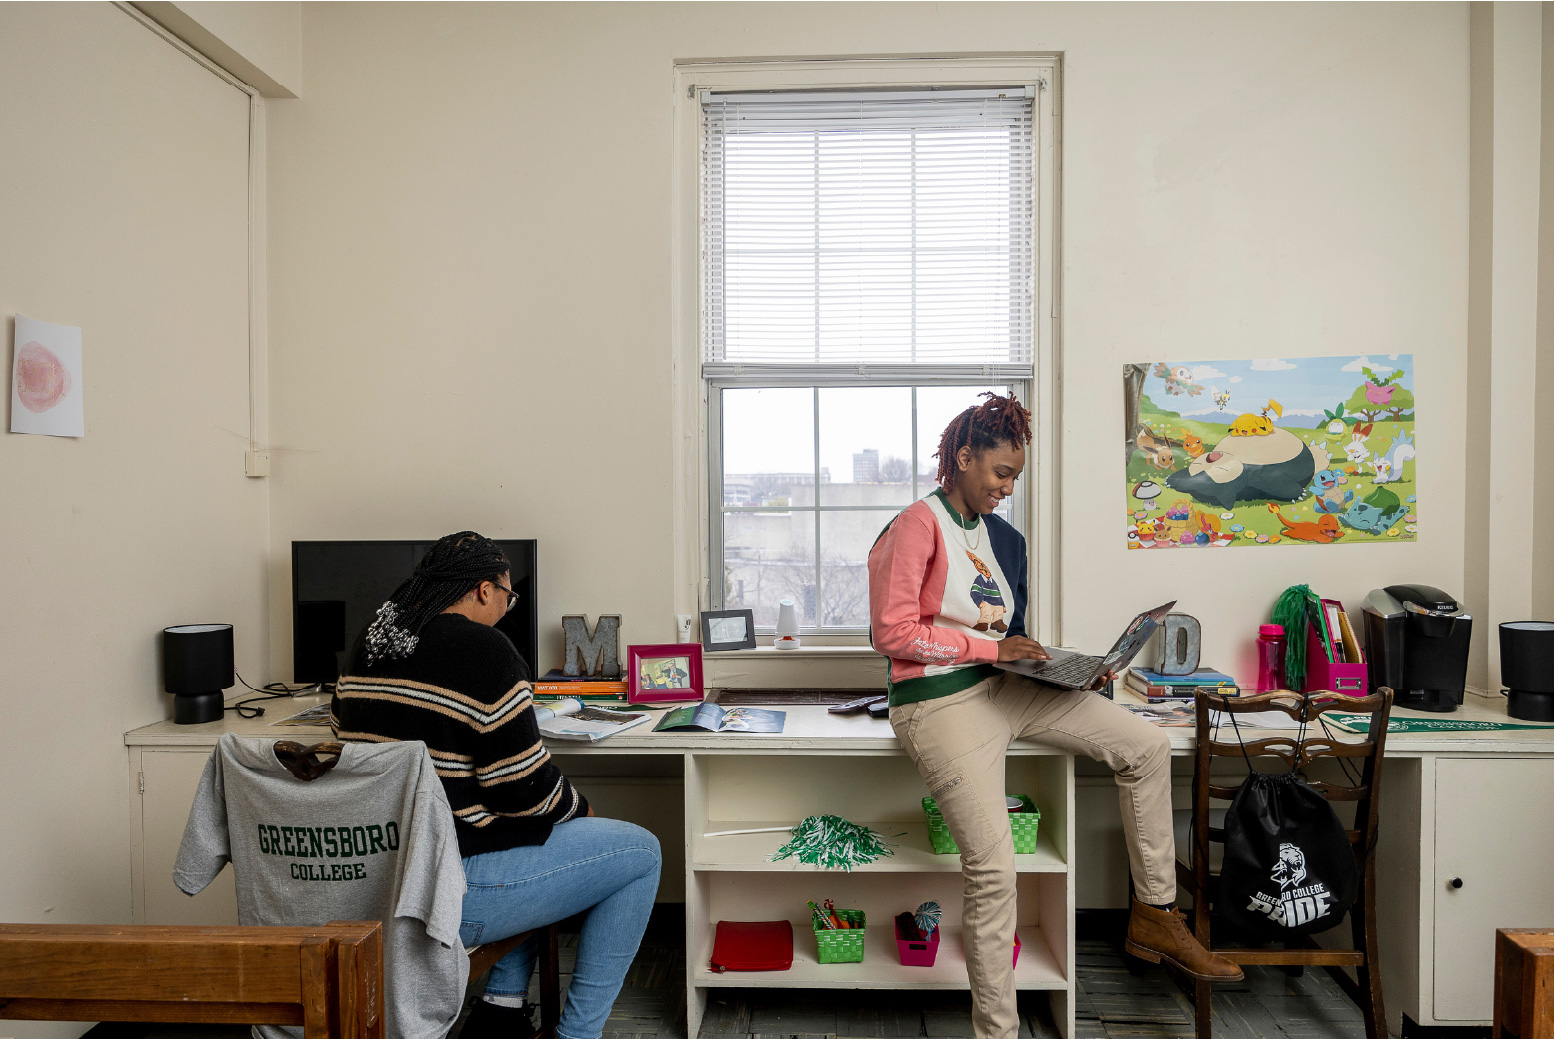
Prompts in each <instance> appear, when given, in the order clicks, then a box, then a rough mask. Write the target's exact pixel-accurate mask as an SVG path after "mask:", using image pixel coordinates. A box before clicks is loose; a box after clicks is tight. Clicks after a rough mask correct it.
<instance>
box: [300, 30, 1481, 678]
mask: <svg viewBox="0 0 1555 1039" xmlns="http://www.w3.org/2000/svg"><path fill="white" fill-rule="evenodd" d="M303 30H304V31H303V40H304V59H303V63H304V66H305V68H306V69H307V75H308V90H307V95H306V96H305V97H304V98H303V99H302V100H299V101H283V102H278V103H275V104H274V105H272V106H271V113H270V118H271V124H270V125H271V135H270V149H271V151H270V166H269V169H270V206H271V220H270V225H269V226H270V233H271V239H270V277H271V283H270V291H271V300H272V306H271V312H270V314H271V320H272V326H271V328H272V336H271V339H272V345H271V351H272V357H271V377H272V385H273V389H272V395H273V402H274V404H273V410H272V418H273V423H274V425H273V430H274V433H273V439H274V441H275V446H276V451H275V453H274V459H275V462H274V464H275V473H276V476H275V481H276V488H275V491H274V501H273V512H272V516H273V520H274V537H273V543H272V559H273V563H272V566H273V567H274V568H275V570H274V573H273V581H272V587H273V589H274V591H273V595H272V600H271V605H272V620H273V622H274V624H275V628H276V638H275V639H274V643H273V646H272V653H271V661H272V671H273V672H274V673H275V674H276V675H284V674H285V671H286V662H287V661H288V660H289V659H290V646H289V644H288V636H287V631H288V629H289V623H288V604H287V597H286V588H287V586H288V583H287V582H288V574H287V573H286V570H285V567H286V565H287V563H286V559H287V553H286V546H287V543H288V542H289V541H291V540H292V539H294V538H346V537H358V538H371V537H384V538H387V537H429V536H435V535H439V534H442V533H444V532H447V531H450V530H454V529H458V528H460V527H466V526H468V527H474V528H476V529H479V530H482V531H483V532H485V533H487V534H490V535H492V536H497V537H536V538H538V539H539V540H540V545H541V568H542V573H541V584H540V589H541V597H542V608H541V613H542V618H543V623H545V624H546V626H547V628H548V629H549V630H548V631H544V632H543V633H542V643H543V644H546V645H551V646H553V647H554V654H555V657H557V658H559V642H557V641H556V635H555V629H556V627H557V622H556V620H555V618H559V616H560V615H561V614H562V613H565V612H584V613H589V614H591V615H597V614H599V613H605V612H620V613H622V614H623V615H624V616H625V623H624V632H623V636H624V639H625V641H626V642H658V641H667V640H668V639H669V638H670V637H672V632H673V617H672V614H673V605H672V589H671V587H670V584H669V582H670V581H671V579H672V575H671V537H672V527H671V523H672V517H671V501H670V492H669V487H670V480H671V457H672V455H671V452H672V444H671V414H670V411H669V405H668V397H669V391H670V357H671V342H670V320H671V319H670V311H671V307H672V305H673V300H672V298H671V286H670V275H669V269H670V260H671V255H672V246H673V242H672V240H671V219H670V199H671V193H672V185H671V183H670V167H671V150H670V143H671V121H670V120H671V111H672V98H671V96H670V75H671V70H672V66H673V63H674V62H675V61H676V60H677V59H707V60H712V59H730V58H740V57H746V56H771V57H797V56H825V55H868V54H880V55H904V54H947V53H999V52H1006V53H1007V52H1031V51H1051V50H1058V51H1062V52H1063V53H1064V55H1065V62H1066V65H1065V81H1064V90H1065V94H1064V98H1063V104H1064V111H1063V128H1064V129H1063V207H1064V222H1063V227H1062V235H1063V261H1064V271H1063V278H1064V285H1063V310H1064V314H1063V358H1062V364H1063V382H1062V387H1061V399H1062V402H1063V408H1064V416H1063V423H1064V424H1063V443H1062V452H1061V465H1062V470H1063V472H1062V486H1063V492H1062V502H1061V523H1062V528H1063V534H1062V537H1063V546H1062V556H1061V565H1062V574H1061V582H1062V588H1061V603H1062V633H1063V637H1064V641H1066V642H1068V643H1073V644H1080V645H1094V644H1097V643H1100V642H1102V641H1103V640H1110V638H1111V637H1112V635H1113V634H1114V633H1115V631H1116V629H1117V628H1118V627H1119V626H1120V625H1121V623H1122V621H1123V620H1124V619H1126V618H1127V617H1128V616H1129V615H1131V614H1132V613H1133V612H1134V611H1135V609H1136V608H1138V607H1139V606H1140V605H1141V604H1142V603H1143V604H1147V605H1148V604H1154V603H1156V602H1160V601H1162V600H1164V599H1166V598H1176V599H1178V600H1179V602H1180V604H1181V605H1180V608H1181V609H1184V610H1186V611H1188V612H1190V613H1193V614H1195V615H1197V616H1198V617H1199V618H1200V619H1201V620H1202V621H1203V622H1204V626H1205V650H1206V660H1207V661H1209V662H1211V663H1214V664H1217V665H1220V666H1222V667H1231V668H1233V669H1236V670H1240V671H1244V672H1246V671H1247V670H1248V669H1249V668H1250V666H1251V657H1250V649H1249V647H1250V644H1251V636H1252V630H1253V629H1252V620H1251V618H1252V616H1254V615H1257V614H1263V613H1265V612H1266V611H1267V610H1268V609H1269V607H1270V606H1271V605H1272V604H1273V602H1274V599H1275V598H1276V596H1277V595H1278V594H1279V592H1280V590H1281V589H1283V588H1284V587H1286V586H1287V585H1291V584H1295V583H1298V582H1308V583H1311V584H1312V585H1314V586H1315V587H1317V588H1320V589H1321V590H1322V591H1323V592H1325V593H1326V594H1329V595H1334V596H1338V597H1340V598H1342V599H1344V600H1345V601H1346V602H1348V603H1350V604H1352V605H1355V604H1358V603H1359V601H1360V599H1361V598H1362V597H1363V596H1364V594H1365V593H1366V592H1367V591H1368V590H1370V589H1371V588H1373V587H1377V586H1379V585H1382V584H1387V583H1393V582H1396V581H1423V582H1427V583H1433V584H1438V585H1440V586H1442V587H1444V588H1447V589H1449V590H1453V591H1457V590H1460V589H1461V588H1462V587H1463V584H1464V561H1463V539H1464V516H1465V499H1464V435H1463V431H1464V428H1465V392H1464V381H1465V375H1466V372H1465V363H1466V353H1465V347H1464V341H1465V334H1466V323H1467V314H1466V298H1467V245H1468V240H1467V229H1468V222H1467V216H1468V213H1467V203H1466V198H1467V188H1468V161H1467V152H1468V105H1467V98H1468V89H1467V87H1468V82H1467V74H1468V46H1467V11H1466V8H1465V7H1464V6H1462V5H1445V4H1423V5H1413V4H1390V5H1326V4H1302V5H1262V4H1259V5H1239V4H1218V5H1139V6H1136V5H1119V4H1108V5H1085V4H1058V5H1045V4H1019V5H1015V4H991V5H984V4H977V3H966V4H955V5H933V4H902V5H895V4H846V3H839V4H825V5H809V4H781V5H773V4H760V3H752V4H719V5H706V4H685V5H681V4H628V5H611V4H587V5H522V6H498V5H474V6H463V5H367V4H346V5H338V4H325V3H320V4H310V5H307V6H306V7H305V8H304V11H303ZM1405 351H1407V352H1411V353H1413V354H1415V356H1416V363H1417V368H1418V371H1419V377H1418V386H1417V387H1416V393H1417V396H1418V397H1419V399H1420V400H1421V401H1422V402H1423V403H1422V412H1421V413H1422V416H1423V418H1422V421H1421V426H1420V430H1421V432H1420V434H1419V441H1420V457H1419V459H1418V465H1419V472H1420V481H1421V486H1422V487H1423V488H1425V489H1426V490H1425V500H1424V501H1423V503H1422V509H1421V512H1422V520H1421V537H1420V540H1419V541H1418V542H1416V543H1414V544H1400V545H1388V546H1383V547H1376V548H1363V547H1350V546H1336V547H1334V548H1333V549H1330V550H1325V549H1318V548H1312V549H1297V548H1291V549H1288V550H1266V551H1238V552H1233V553H1182V554H1180V555H1179V554H1176V553H1159V554H1157V553H1135V554H1132V555H1131V554H1129V553H1127V552H1126V551H1125V549H1124V547H1123V546H1124V540H1123V538H1122V536H1121V534H1120V533H1119V532H1118V531H1117V530H1115V529H1114V527H1113V525H1112V524H1109V523H1098V522H1096V520H1097V518H1098V517H1099V516H1111V515H1112V514H1113V512H1112V510H1113V509H1114V508H1115V505H1114V504H1113V503H1115V502H1116V501H1117V494H1118V490H1117V484H1118V474H1117V472H1116V466H1115V464H1114V452H1112V451H1110V450H1107V448H1108V447H1110V446H1111V445H1113V444H1114V442H1115V440H1116V431H1117V429H1118V428H1119V426H1120V425H1121V424H1122V415H1121V410H1120V409H1121V396H1122V394H1121V393H1120V392H1119V381H1120V379H1119V377H1120V373H1121V368H1122V365H1123V364H1124V363H1125V362H1126V361H1134V360H1141V359H1153V358H1164V357H1186V358H1203V359H1215V358H1221V357H1237V356H1280V355H1320V354H1341V353H1351V352H1353V353H1356V354H1360V353H1374V354H1378V353H1380V354H1384V355H1385V354H1387V353H1393V352H1405ZM540 663H541V665H542V666H547V665H549V664H553V663H555V660H554V659H545V658H544V657H542V660H541V661H540Z"/></svg>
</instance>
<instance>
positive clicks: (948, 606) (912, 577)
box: [869, 489, 1026, 704]
mask: <svg viewBox="0 0 1555 1039" xmlns="http://www.w3.org/2000/svg"><path fill="white" fill-rule="evenodd" d="M1025 617H1026V539H1025V538H1024V537H1022V536H1021V534H1020V532H1019V531H1017V530H1016V529H1015V528H1014V527H1012V526H1010V524H1009V523H1007V522H1005V521H1004V520H1003V519H1001V518H999V517H998V516H979V517H974V518H973V520H972V521H971V522H970V523H968V522H967V521H966V520H965V519H963V518H962V516H961V515H960V513H958V512H957V511H956V510H955V508H954V507H953V506H952V505H951V504H950V502H949V501H948V500H946V498H945V492H944V491H942V490H938V489H936V490H935V491H934V493H932V494H930V495H929V496H928V497H926V498H923V499H921V500H919V501H916V502H914V503H913V504H911V505H909V506H908V507H907V508H905V509H903V510H902V511H901V512H900V513H898V514H897V516H896V518H895V519H894V520H892V521H891V523H890V525H889V526H887V527H886V529H885V530H884V531H882V532H881V534H880V537H879V538H878V539H876V541H875V546H874V548H872V549H871V550H870V553H869V623H870V643H871V644H872V645H873V646H874V647H875V649H876V650H878V651H879V652H881V653H883V654H885V655H886V656H887V657H888V658H890V661H891V679H890V686H889V692H890V702H891V703H892V704H903V703H912V702H913V701H916V700H932V699H934V698H936V697H940V696H948V695H950V694H951V693H956V692H960V691H961V690H962V689H965V688H967V687H968V686H972V685H975V684H976V683H978V682H980V681H982V680H983V679H984V678H986V677H988V675H989V674H991V673H992V672H993V668H992V666H991V665H992V664H993V662H994V661H995V660H997V659H998V658H999V646H998V641H999V639H1001V638H1003V637H1004V636H1005V635H1008V634H1015V635H1024V634H1025V633H1026V621H1025Z"/></svg>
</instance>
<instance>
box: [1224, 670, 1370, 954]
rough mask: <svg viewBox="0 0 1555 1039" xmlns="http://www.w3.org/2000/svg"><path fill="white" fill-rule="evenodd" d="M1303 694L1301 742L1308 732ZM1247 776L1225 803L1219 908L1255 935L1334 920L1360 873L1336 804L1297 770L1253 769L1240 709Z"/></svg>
mask: <svg viewBox="0 0 1555 1039" xmlns="http://www.w3.org/2000/svg"><path fill="white" fill-rule="evenodd" d="M1306 701H1307V698H1306V697H1305V696H1303V697H1302V708H1303V710H1302V714H1301V727H1300V729H1299V730H1298V733H1297V736H1296V742H1297V744H1298V745H1299V744H1300V743H1301V741H1302V740H1303V739H1305V737H1306V731H1307V723H1306V717H1307V714H1306V706H1307V702H1306ZM1223 713H1224V716H1225V717H1228V718H1230V719H1231V727H1232V728H1233V729H1235V730H1236V738H1237V742H1238V743H1241V744H1242V757H1243V759H1244V760H1246V761H1247V771H1248V776H1247V778H1246V779H1244V780H1242V785H1241V786H1240V787H1238V788H1237V791H1236V794H1235V795H1234V796H1233V797H1232V798H1231V807H1230V808H1228V809H1227V810H1226V823H1225V836H1226V841H1225V858H1224V860H1223V862H1222V865H1221V868H1220V893H1219V896H1218V897H1217V898H1216V905H1215V908H1216V911H1217V912H1218V913H1219V914H1220V915H1221V916H1223V917H1224V918H1225V919H1226V920H1227V921H1228V922H1230V923H1232V924H1234V925H1236V926H1238V927H1241V928H1243V929H1244V930H1247V931H1249V932H1251V933H1253V934H1257V935H1261V936H1266V937H1269V938H1283V937H1290V936H1293V935H1298V934H1315V933H1317V932H1318V931H1326V930H1328V929H1329V928H1330V927H1334V926H1336V925H1337V924H1338V923H1339V922H1340V921H1341V920H1343V919H1344V914H1345V913H1346V912H1347V911H1348V910H1349V908H1350V906H1351V904H1352V903H1354V901H1355V894H1356V890H1357V888H1358V887H1359V886H1360V872H1359V870H1358V869H1357V867H1356V864H1355V851H1354V849H1353V848H1352V847H1351V846H1350V839H1349V837H1348V836H1346V835H1345V830H1344V825H1343V824H1342V823H1340V821H1339V817H1338V816H1337V815H1335V814H1334V809H1333V806H1332V805H1330V804H1329V803H1328V800H1327V799H1326V798H1325V797H1323V795H1322V794H1320V793H1318V791H1316V790H1314V789H1313V788H1312V787H1311V786H1310V785H1308V783H1307V781H1306V779H1305V778H1303V777H1302V776H1301V775H1300V774H1299V773H1298V772H1297V771H1296V762H1295V760H1294V759H1293V760H1292V763H1291V769H1290V771H1289V772H1279V773H1273V772H1255V771H1254V770H1253V763H1252V759H1251V758H1249V757H1248V756H1247V746H1246V744H1245V742H1243V740H1242V730H1241V729H1239V728H1237V724H1236V715H1235V714H1232V713H1231V712H1230V711H1225V712H1223Z"/></svg>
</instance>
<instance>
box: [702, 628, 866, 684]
mask: <svg viewBox="0 0 1555 1039" xmlns="http://www.w3.org/2000/svg"><path fill="white" fill-rule="evenodd" d="M769 638H770V636H769ZM702 675H703V684H704V685H705V686H706V687H707V688H709V689H864V690H874V691H879V690H883V689H884V688H885V685H886V678H887V671H886V659H885V657H883V656H881V655H880V654H879V653H876V652H875V651H874V650H873V649H871V648H870V647H869V646H800V647H799V648H798V649H776V648H774V647H773V646H772V645H770V644H768V645H766V646H757V647H756V648H755V649H736V650H724V651H721V652H717V653H704V654H703V655H702Z"/></svg>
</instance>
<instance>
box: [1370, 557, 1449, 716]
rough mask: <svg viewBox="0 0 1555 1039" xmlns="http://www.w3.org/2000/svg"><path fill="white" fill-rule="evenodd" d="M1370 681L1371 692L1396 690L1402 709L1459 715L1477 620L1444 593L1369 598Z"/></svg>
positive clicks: (1415, 587)
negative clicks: (1448, 712)
mask: <svg viewBox="0 0 1555 1039" xmlns="http://www.w3.org/2000/svg"><path fill="white" fill-rule="evenodd" d="M1361 614H1362V616H1363V617H1364V618H1365V621H1366V678H1367V683H1368V686H1369V691H1370V692H1376V691H1377V688H1378V687H1379V686H1388V687H1389V688H1391V689H1392V690H1393V703H1394V706H1397V707H1411V708H1414V709H1415V710H1417V711H1455V710H1457V709H1458V705H1459V704H1461V703H1462V702H1463V683H1464V680H1465V677H1466V676H1467V674H1468V670H1469V629H1470V625H1471V624H1473V618H1472V617H1470V616H1469V615H1468V614H1466V613H1464V612H1463V604H1462V603H1460V602H1458V601H1457V600H1456V599H1454V598H1453V597H1452V596H1450V595H1448V594H1447V593H1446V592H1444V591H1442V590H1441V589H1440V588H1432V587H1431V586H1430V585H1425V584H1394V585H1389V586H1388V587H1386V588H1379V589H1377V590H1376V591H1374V592H1372V593H1371V594H1370V595H1368V596H1367V597H1366V603H1365V605H1364V606H1362V607H1361Z"/></svg>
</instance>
